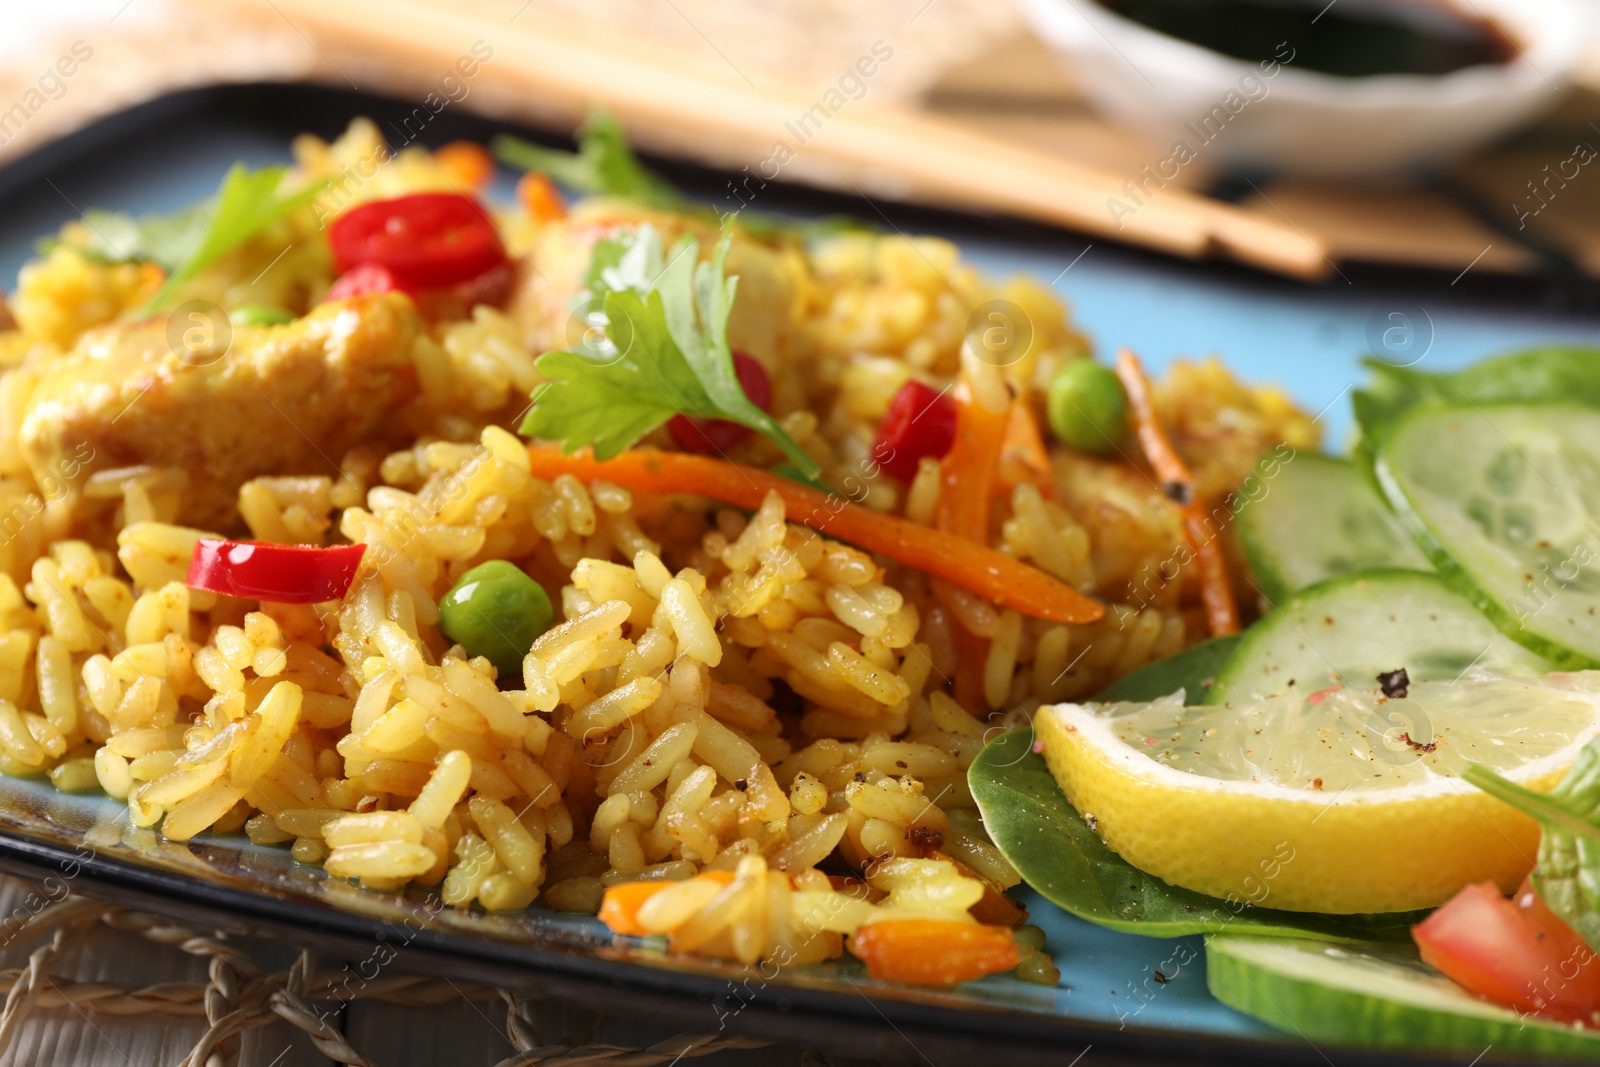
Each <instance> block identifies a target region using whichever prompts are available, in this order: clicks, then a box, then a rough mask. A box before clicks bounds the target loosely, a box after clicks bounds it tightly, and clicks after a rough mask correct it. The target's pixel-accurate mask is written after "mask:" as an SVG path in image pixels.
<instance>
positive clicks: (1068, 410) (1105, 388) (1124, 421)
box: [1049, 359, 1128, 454]
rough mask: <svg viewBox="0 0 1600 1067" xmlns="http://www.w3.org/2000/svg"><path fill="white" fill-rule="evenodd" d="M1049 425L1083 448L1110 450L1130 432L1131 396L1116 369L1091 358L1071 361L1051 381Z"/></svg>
mask: <svg viewBox="0 0 1600 1067" xmlns="http://www.w3.org/2000/svg"><path fill="white" fill-rule="evenodd" d="M1049 410H1050V429H1052V430H1053V431H1055V435H1056V438H1057V439H1058V440H1060V441H1061V442H1062V443H1063V444H1068V445H1071V446H1072V447H1073V448H1076V449H1078V450H1079V451H1082V452H1093V453H1096V454H1099V453H1102V452H1110V451H1112V450H1113V449H1115V448H1116V447H1117V445H1119V444H1120V443H1121V442H1122V439H1123V438H1124V437H1125V436H1127V433H1128V396H1127V394H1126V393H1124V392H1123V391H1122V382H1121V381H1120V380H1118V378H1117V375H1116V372H1114V371H1112V370H1111V369H1110V368H1109V367H1104V366H1101V365H1100V364H1099V363H1096V362H1095V361H1094V360H1092V359H1078V360H1074V361H1072V362H1071V363H1068V364H1067V365H1066V366H1065V367H1063V368H1062V369H1061V373H1059V374H1057V375H1056V377H1055V380H1054V381H1052V382H1051V383H1050V397H1049Z"/></svg>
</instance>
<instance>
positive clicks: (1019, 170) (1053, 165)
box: [229, 0, 1333, 279]
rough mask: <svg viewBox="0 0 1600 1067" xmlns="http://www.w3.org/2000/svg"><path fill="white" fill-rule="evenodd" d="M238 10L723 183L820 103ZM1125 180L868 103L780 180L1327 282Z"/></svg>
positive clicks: (1319, 268)
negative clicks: (629, 144)
mask: <svg viewBox="0 0 1600 1067" xmlns="http://www.w3.org/2000/svg"><path fill="white" fill-rule="evenodd" d="M229 2H231V3H233V4H235V5H236V6H243V7H250V8H255V9H260V10H262V11H266V9H268V8H270V9H271V10H272V11H275V12H276V13H277V14H278V15H279V16H281V17H282V18H283V19H285V20H286V21H288V22H289V23H290V24H291V25H292V26H293V27H294V28H295V29H297V30H299V31H300V32H301V33H303V34H305V35H307V37H308V39H310V40H312V41H313V42H314V43H315V44H316V45H317V47H318V50H319V51H321V52H322V53H323V54H324V56H325V57H327V58H328V59H329V62H330V63H334V62H335V61H334V59H333V58H332V57H333V56H338V57H340V59H342V60H343V61H344V63H346V64H353V65H354V67H355V69H356V70H357V71H359V69H360V65H361V64H363V63H364V64H368V65H370V64H371V63H373V62H383V63H389V64H398V63H404V64H407V65H408V66H409V65H412V64H414V65H415V66H414V67H410V69H414V70H415V71H417V72H418V73H419V74H422V73H426V72H433V71H439V72H443V71H445V70H447V69H449V68H450V67H451V66H452V65H453V64H454V63H455V62H456V60H457V59H458V58H459V57H460V56H462V55H463V54H465V53H466V52H467V50H468V49H469V48H470V47H471V45H472V44H473V43H474V42H476V41H483V42H485V43H487V44H488V45H489V46H490V47H491V48H493V50H494V53H493V58H492V60H491V61H489V62H486V63H483V64H482V65H481V67H480V68H479V71H478V73H477V75H476V78H475V81H474V83H473V89H472V92H473V93H474V94H476V98H475V99H474V98H472V97H469V98H468V101H469V102H464V103H463V106H471V107H473V108H475V109H477V110H484V109H485V108H486V107H488V108H490V109H491V110H495V111H502V112H505V113H507V115H508V117H515V118H518V119H523V120H531V121H533V122H535V123H537V124H543V125H554V126H556V127H558V128H562V129H571V128H573V127H574V126H575V125H576V124H577V123H578V121H580V120H581V117H582V115H583V114H584V112H585V111H586V110H587V109H588V108H589V107H591V106H594V105H601V106H603V107H605V108H606V109H607V110H609V111H611V112H612V113H613V114H614V115H616V117H617V118H618V119H619V120H621V121H622V123H623V124H624V125H625V126H626V127H627V130H628V133H629V136H630V137H631V138H632V139H633V140H634V141H635V142H636V143H637V144H639V145H640V147H642V148H644V149H645V150H647V151H651V152H656V153H658V154H664V155H673V156H681V157H687V158H690V159H693V160H696V161H698V162H703V163H706V164H709V165H711V166H714V167H717V168H720V169H725V170H733V171H739V170H740V168H742V167H746V166H748V167H749V168H750V169H751V172H752V173H755V172H756V168H757V164H758V163H760V162H761V161H763V160H766V159H769V158H770V157H771V156H772V152H773V146H774V144H775V143H776V142H777V141H779V140H786V141H789V142H790V143H791V145H792V143H793V138H792V137H790V136H789V135H788V134H787V133H786V127H785V124H786V123H793V122H794V120H795V119H796V117H797V116H800V115H803V114H805V113H806V112H807V111H808V110H810V109H811V108H812V107H813V105H815V104H816V103H817V101H816V100H815V99H814V94H807V93H806V92H804V91H802V90H798V89H796V88H794V87H790V86H774V85H761V84H750V83H748V82H747V81H746V80H744V79H740V78H733V77H731V76H730V77H728V78H720V77H717V76H716V75H714V74H711V73H708V72H706V71H702V70H697V69H694V68H691V67H689V66H688V65H685V64H683V63H681V62H677V61H675V60H674V59H673V58H672V57H671V56H669V55H666V54H654V53H651V54H646V53H643V52H640V51H638V50H637V48H632V49H630V48H628V47H625V46H619V45H617V44H616V43H614V42H604V41H595V40H593V36H592V35H588V36H584V35H580V34H579V33H577V32H575V30H574V29H573V28H572V27H570V26H568V25H563V24H560V23H557V22H554V21H552V20H551V19H549V18H548V17H546V16H544V15H542V14H541V13H540V12H539V11H538V10H536V7H535V6H534V5H530V6H529V7H528V8H527V9H526V10H524V11H523V12H522V13H521V14H519V15H518V16H517V17H516V18H515V19H514V20H511V21H507V20H506V19H504V18H488V17H486V16H485V15H484V14H483V13H482V12H481V11H478V10H474V9H472V8H455V7H452V6H451V5H448V4H446V3H443V2H436V0H229ZM335 65H337V64H335ZM347 77H348V76H347ZM352 84H354V83H352ZM769 173H770V171H769ZM1129 177H1131V176H1124V175H1119V174H1115V173H1112V172H1110V171H1107V170H1102V169H1099V168H1096V167H1092V166H1087V165H1085V164H1082V163H1078V162H1074V161H1071V160H1067V159H1062V158H1060V157H1058V156H1055V155H1052V154H1049V153H1045V152H1038V151H1032V150H1029V149H1026V148H1021V147H1018V146H1016V145H1013V144H1010V143H1007V142H1004V141H999V140H995V139H992V138H987V137H983V136H981V135H978V134H974V133H971V132H969V131H966V130H963V129H960V128H958V127H956V126H955V125H954V124H952V123H949V122H946V121H944V120H941V119H938V118H935V117H931V116H928V115H925V114H921V113H919V112H916V111H913V110H909V109H904V108H898V107H886V106H881V105H877V106H875V105H873V104H872V103H871V102H870V101H865V100H863V101H852V102H851V103H850V104H849V105H848V106H847V107H844V108H842V109H840V110H839V111H837V112H835V113H834V114H833V115H832V116H831V117H830V118H829V119H828V121H827V123H826V124H825V125H824V126H823V127H822V128H821V129H820V130H819V131H818V132H817V133H816V134H815V136H814V137H813V138H812V139H811V140H809V141H807V142H806V143H805V144H804V145H802V146H799V147H798V148H796V149H795V153H794V155H793V157H792V158H791V159H790V160H789V161H788V162H787V163H786V164H785V165H784V166H783V168H782V171H781V175H780V180H791V181H800V182H804V183H807V184H812V185H817V186H822V187H825V188H829V189H834V190H838V191H842V192H846V193H849V192H855V193H859V194H861V195H862V196H863V197H866V198H868V199H869V201H870V200H873V199H875V198H883V199H889V200H903V201H915V202H924V203H931V204H938V205H941V206H948V207H955V208H960V209H963V210H972V211H1000V212H1008V213H1011V214H1015V215H1019V216H1022V217H1025V218H1030V219H1035V220H1038V221H1040V222H1046V223H1051V224H1053V225H1058V226H1063V227H1066V228H1068V229H1071V230H1075V231H1078V232H1081V233H1084V234H1087V235H1090V236H1094V237H1100V238H1106V239H1112V240H1117V241H1123V242H1126V243H1128V244H1133V245H1138V246H1141V247H1144V248H1151V249H1155V250H1157V251H1161V252H1165V253H1168V254H1171V255H1175V256H1182V257H1185V258H1189V259H1202V258H1205V257H1208V256H1223V257H1227V258H1230V259H1233V260H1235V261H1238V262H1241V263H1246V264H1249V265H1251V266H1254V267H1258V268H1262V269H1265V270H1270V271H1275V272H1278V273H1281V274H1287V275H1291V276H1293V277H1297V278H1305V279H1317V278H1321V277H1324V276H1325V275H1326V274H1328V273H1329V271H1330V270H1332V267H1333V264H1332V261H1331V260H1330V259H1329V258H1328V255H1327V250H1326V249H1325V248H1324V247H1323V245H1322V243H1321V242H1320V241H1319V240H1318V239H1317V238H1316V237H1314V236H1311V235H1308V234H1305V233H1302V232H1300V231H1299V230H1297V229H1295V228H1294V227H1293V226H1292V225H1290V224H1288V222H1287V221H1286V220H1285V221H1282V222H1280V221H1278V220H1276V219H1272V218H1270V217H1267V216H1264V215H1260V214H1254V213H1251V212H1246V211H1243V210H1241V209H1239V208H1236V207H1234V206H1232V205H1229V204H1224V203H1221V202H1219V201H1215V200H1211V199H1209V198H1207V197H1204V196H1200V195H1198V194H1195V193H1191V192H1188V191H1185V190H1182V189H1178V188H1175V187H1169V188H1166V189H1162V190H1159V191H1158V192H1157V193H1156V195H1153V196H1149V197H1147V198H1145V199H1144V202H1143V204H1142V205H1140V206H1138V209H1137V210H1136V211H1134V212H1133V213H1131V214H1127V213H1118V214H1120V216H1121V217H1120V218H1119V217H1117V215H1116V214H1114V213H1113V212H1112V211H1111V209H1110V201H1111V200H1112V199H1113V198H1116V199H1120V200H1122V201H1123V202H1124V203H1127V199H1128V198H1127V193H1126V191H1125V189H1124V185H1125V183H1126V182H1127V181H1128V179H1129ZM868 217H871V216H870V214H869V215H868Z"/></svg>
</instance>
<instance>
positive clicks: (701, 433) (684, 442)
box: [667, 352, 772, 455]
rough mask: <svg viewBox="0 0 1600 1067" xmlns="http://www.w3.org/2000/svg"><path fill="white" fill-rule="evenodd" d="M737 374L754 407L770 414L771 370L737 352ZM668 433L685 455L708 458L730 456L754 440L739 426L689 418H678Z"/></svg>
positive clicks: (745, 428) (672, 422)
mask: <svg viewBox="0 0 1600 1067" xmlns="http://www.w3.org/2000/svg"><path fill="white" fill-rule="evenodd" d="M733 372H734V373H735V374H737V375H738V376H739V384H740V385H742V386H743V387H744V395H745V396H747V397H749V398H750V403H752V404H754V405H755V406H756V407H758V408H760V409H761V410H762V411H766V410H767V407H768V405H770V404H771V403H772V379H771V378H769V377H767V368H765V367H763V366H762V365H761V364H759V363H757V362H756V361H755V360H754V359H752V358H751V357H749V356H747V355H745V354H744V353H743V352H735V353H734V354H733ZM667 429H669V430H671V431H672V436H673V437H674V438H675V439H676V440H677V442H678V444H679V445H680V446H682V447H683V449H684V450H685V451H688V452H704V453H706V454H708V455H711V454H720V453H723V452H726V451H727V450H728V449H730V448H732V447H733V446H734V445H736V444H738V443H739V442H740V441H743V440H744V439H745V438H746V437H749V436H750V427H748V426H744V425H741V424H739V423H737V422H732V421H730V420H728V419H691V418H689V417H688V416H687V415H674V416H673V417H672V420H671V421H670V422H668V423H667Z"/></svg>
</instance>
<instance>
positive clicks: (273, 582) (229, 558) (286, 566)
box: [184, 537, 367, 604]
mask: <svg viewBox="0 0 1600 1067" xmlns="http://www.w3.org/2000/svg"><path fill="white" fill-rule="evenodd" d="M366 550H367V546H366V545H335V546H334V547H332V548H323V547H321V546H320V545H277V544H272V543H271V542H268V541H221V540H218V539H216V538H212V537H202V538H200V540H199V541H196V542H195V546H194V554H193V555H191V556H190V557H189V578H188V580H187V581H186V582H185V583H184V584H185V585H187V586H189V588H191V589H204V590H206V591H207V592H212V593H222V594H223V595H225V596H236V597H241V598H243V599H245V600H266V601H270V602H272V603H277V604H320V603H322V602H323V601H326V600H341V599H343V598H344V594H345V593H346V592H347V591H348V590H349V588H350V583H351V582H352V581H354V580H355V576H356V568H357V567H358V566H359V565H360V564H361V557H362V555H363V554H364V553H365V552H366Z"/></svg>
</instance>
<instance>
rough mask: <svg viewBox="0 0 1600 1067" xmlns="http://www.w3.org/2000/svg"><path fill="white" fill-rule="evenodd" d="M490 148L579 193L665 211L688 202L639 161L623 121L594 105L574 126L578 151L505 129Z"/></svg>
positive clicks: (505, 160)
mask: <svg viewBox="0 0 1600 1067" xmlns="http://www.w3.org/2000/svg"><path fill="white" fill-rule="evenodd" d="M489 150H490V151H491V152H493V153H494V155H495V158H497V159H499V160H500V161H501V162H502V163H505V164H507V165H509V166H513V167H520V168H522V169H523V170H533V171H539V172H540V173H542V174H547V175H549V176H550V177H551V178H552V179H554V180H555V181H558V182H560V183H561V184H562V185H565V186H567V187H568V188H570V189H574V190H576V191H578V192H580V193H590V194H601V195H605V196H621V197H626V198H628V199H630V200H637V201H639V202H640V203H643V204H648V205H650V206H651V207H658V208H666V209H668V210H676V209H680V208H682V207H683V206H684V205H685V203H686V201H685V200H684V198H683V194H682V193H679V192H678V190H676V189H674V188H673V187H672V183H671V182H669V181H667V179H665V178H663V177H662V176H661V175H659V174H657V173H656V172H655V171H653V170H651V169H650V168H648V167H646V166H645V165H644V164H643V163H641V162H639V157H638V156H636V155H634V154H633V149H632V148H630V147H629V146H628V139H627V137H626V136H624V134H623V132H622V124H621V123H619V122H618V121H617V120H616V119H614V118H612V117H611V116H610V115H609V114H608V113H606V112H604V111H601V110H598V109H596V110H594V111H591V112H589V117H588V119H587V120H585V122H584V124H583V127H582V129H580V130H579V131H578V150H577V151H576V152H563V151H561V150H560V149H557V148H545V147H543V146H542V145H536V144H532V143H530V142H528V141H524V140H522V138H520V137H512V136H510V135H509V134H501V135H499V136H498V137H495V138H494V139H493V140H491V141H490V142H489Z"/></svg>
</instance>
